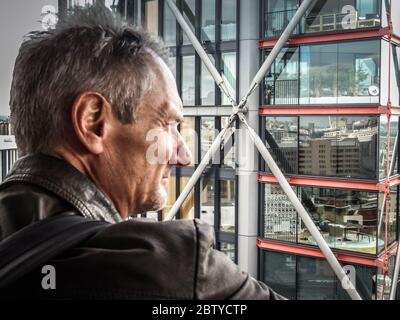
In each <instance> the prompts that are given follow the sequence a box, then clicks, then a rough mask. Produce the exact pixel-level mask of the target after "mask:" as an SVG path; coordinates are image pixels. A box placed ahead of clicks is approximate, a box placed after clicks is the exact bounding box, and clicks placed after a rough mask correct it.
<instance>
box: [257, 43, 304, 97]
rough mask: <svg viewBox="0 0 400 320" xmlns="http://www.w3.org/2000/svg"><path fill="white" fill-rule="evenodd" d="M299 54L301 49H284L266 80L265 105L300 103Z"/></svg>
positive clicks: (267, 53)
mask: <svg viewBox="0 0 400 320" xmlns="http://www.w3.org/2000/svg"><path fill="white" fill-rule="evenodd" d="M299 52H300V50H299V48H284V49H282V52H281V53H280V54H279V55H278V57H277V59H276V60H275V62H274V63H273V64H272V66H271V69H270V71H269V72H268V73H267V75H266V77H265V79H264V101H263V103H264V104H266V105H271V104H274V105H280V104H283V105H288V104H298V103H299V71H298V70H299ZM269 53H270V51H267V52H266V58H267V57H268V55H269Z"/></svg>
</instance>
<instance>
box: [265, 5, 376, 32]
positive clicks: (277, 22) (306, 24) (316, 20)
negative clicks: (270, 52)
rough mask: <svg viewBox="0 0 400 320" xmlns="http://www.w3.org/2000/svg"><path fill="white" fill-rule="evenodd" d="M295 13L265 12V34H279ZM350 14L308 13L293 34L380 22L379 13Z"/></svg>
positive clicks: (287, 11)
mask: <svg viewBox="0 0 400 320" xmlns="http://www.w3.org/2000/svg"><path fill="white" fill-rule="evenodd" d="M295 13H296V9H294V10H284V11H275V12H267V13H265V23H266V25H265V32H264V34H265V36H266V37H267V38H274V37H278V36H280V34H281V33H282V31H283V30H284V29H285V28H286V26H287V25H288V23H289V21H290V20H291V19H292V18H293V16H294V14H295ZM351 15H352V14H351V13H350V14H349V13H348V12H346V13H341V12H336V13H327V14H321V15H308V16H307V17H305V18H303V19H302V20H301V23H300V24H299V26H297V27H296V28H295V30H294V31H293V34H301V33H313V32H325V31H336V30H344V29H359V28H368V27H376V26H379V25H380V24H381V19H380V17H379V14H372V13H371V14H367V15H365V16H360V15H359V14H358V12H357V11H355V12H354V13H353V16H351Z"/></svg>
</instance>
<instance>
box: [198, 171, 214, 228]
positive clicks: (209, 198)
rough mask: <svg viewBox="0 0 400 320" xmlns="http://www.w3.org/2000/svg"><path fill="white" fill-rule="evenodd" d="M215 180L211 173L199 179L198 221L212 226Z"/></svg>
mask: <svg viewBox="0 0 400 320" xmlns="http://www.w3.org/2000/svg"><path fill="white" fill-rule="evenodd" d="M214 188H215V180H214V178H213V176H212V172H210V173H209V174H207V172H206V174H205V175H204V176H203V177H201V178H200V219H201V220H203V221H204V222H206V223H208V224H209V225H212V226H213V225H214V191H215V189H214Z"/></svg>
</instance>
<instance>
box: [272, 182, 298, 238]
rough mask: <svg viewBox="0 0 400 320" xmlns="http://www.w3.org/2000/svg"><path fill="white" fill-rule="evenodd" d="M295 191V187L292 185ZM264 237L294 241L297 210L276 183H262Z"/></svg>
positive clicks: (296, 227)
mask: <svg viewBox="0 0 400 320" xmlns="http://www.w3.org/2000/svg"><path fill="white" fill-rule="evenodd" d="M292 188H293V191H295V192H297V188H296V187H292ZM264 190H265V191H264V208H265V213H264V237H265V238H267V239H276V240H283V241H290V242H296V232H297V229H298V228H299V227H300V226H297V212H296V210H295V208H294V207H293V205H292V203H291V202H290V201H289V198H288V197H287V195H286V194H285V193H284V192H283V190H282V188H281V187H280V186H279V185H277V184H265V185H264Z"/></svg>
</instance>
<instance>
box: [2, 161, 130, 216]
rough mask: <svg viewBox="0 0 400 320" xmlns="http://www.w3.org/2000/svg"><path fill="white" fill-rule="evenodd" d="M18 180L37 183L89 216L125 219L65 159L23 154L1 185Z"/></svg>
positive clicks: (87, 179) (94, 186)
mask: <svg viewBox="0 0 400 320" xmlns="http://www.w3.org/2000/svg"><path fill="white" fill-rule="evenodd" d="M16 182H18V183H21V182H25V183H30V184H35V185H38V186H40V187H42V188H45V189H47V190H49V191H51V192H53V193H55V194H56V195H58V196H59V197H61V198H62V199H64V200H66V201H67V202H69V203H70V204H71V205H72V206H73V207H75V208H76V210H77V211H78V212H80V213H81V214H82V215H83V216H84V217H87V218H89V219H95V220H101V221H107V222H110V223H116V222H121V221H122V218H121V216H120V215H119V213H118V212H117V210H116V209H115V207H114V206H113V205H112V204H111V202H110V201H109V200H108V199H107V198H106V197H105V196H104V194H103V193H102V192H101V191H100V190H99V189H98V188H97V187H96V185H95V184H94V183H93V182H92V181H91V180H90V179H89V178H88V177H86V176H85V175H84V174H82V173H81V172H79V171H78V170H77V169H76V168H75V167H73V166H72V165H70V164H69V163H68V162H67V161H65V160H61V159H58V158H55V157H52V156H49V155H44V154H38V155H29V156H25V157H22V158H20V159H19V160H18V161H17V162H15V164H14V166H13V168H12V170H11V171H10V173H9V174H8V175H7V177H6V178H5V179H4V181H3V183H2V184H1V185H0V189H3V188H4V187H6V186H8V185H10V184H13V183H16Z"/></svg>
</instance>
